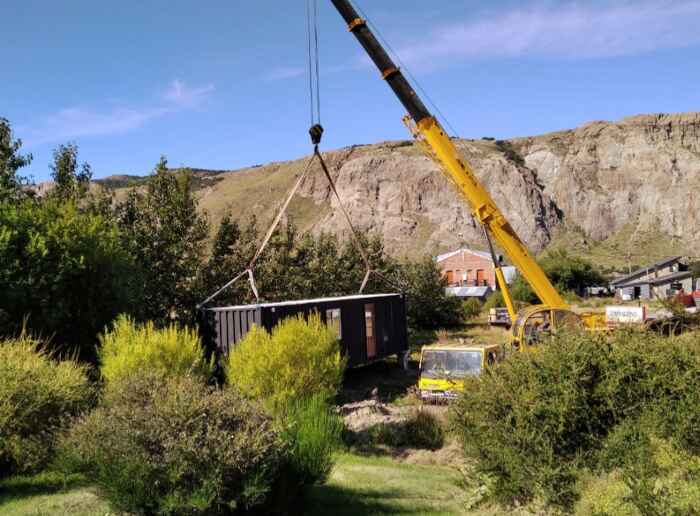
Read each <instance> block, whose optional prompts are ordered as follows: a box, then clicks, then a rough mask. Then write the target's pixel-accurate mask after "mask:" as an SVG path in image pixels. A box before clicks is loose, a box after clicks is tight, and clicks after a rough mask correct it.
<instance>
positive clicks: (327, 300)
mask: <svg viewBox="0 0 700 516" xmlns="http://www.w3.org/2000/svg"><path fill="white" fill-rule="evenodd" d="M401 295H402V294H355V295H353V296H339V297H318V298H315V299H297V300H294V301H280V302H277V303H258V304H251V305H235V306H217V307H216V308H207V310H211V311H212V312H217V311H220V310H243V309H246V310H249V309H256V308H270V307H276V306H294V305H306V304H317V303H332V302H333V301H349V300H352V299H376V298H380V297H394V296H401Z"/></svg>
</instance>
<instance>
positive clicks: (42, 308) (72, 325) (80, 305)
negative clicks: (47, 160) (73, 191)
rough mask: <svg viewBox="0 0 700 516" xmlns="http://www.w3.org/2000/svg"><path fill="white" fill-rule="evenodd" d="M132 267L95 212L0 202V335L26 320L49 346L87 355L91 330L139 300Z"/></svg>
mask: <svg viewBox="0 0 700 516" xmlns="http://www.w3.org/2000/svg"><path fill="white" fill-rule="evenodd" d="M139 274H140V273H139V269H138V266H137V265H136V263H135V262H134V260H133V258H132V256H131V254H130V253H129V251H128V249H125V247H124V245H123V243H122V241H121V238H120V233H119V230H118V229H117V227H116V225H115V224H114V223H113V222H112V221H110V220H108V219H106V218H105V217H103V216H101V215H96V214H91V213H88V212H84V211H81V210H80V209H79V208H78V207H77V206H76V205H75V204H74V203H73V202H59V201H55V200H45V201H42V202H41V203H38V202H35V201H31V200H30V201H24V202H21V203H17V204H12V205H9V204H3V205H1V206H0V325H1V326H0V336H2V335H3V334H4V336H7V335H8V334H9V335H10V336H11V335H16V334H17V333H19V332H20V331H21V330H22V327H23V325H24V324H25V321H26V327H27V329H28V330H29V331H31V332H32V334H36V335H45V336H47V337H48V336H50V337H51V342H50V345H51V346H52V349H59V348H60V349H62V350H63V349H64V348H65V350H66V351H68V352H69V353H73V352H78V353H79V357H80V358H81V359H85V360H90V361H92V360H94V359H95V345H96V344H97V335H98V333H99V332H100V331H102V330H103V329H104V327H105V325H107V324H109V323H110V322H111V321H112V320H113V319H114V318H115V317H116V316H117V314H119V313H120V312H124V311H127V310H129V309H131V308H133V306H135V305H137V304H138V303H137V300H138V299H139V296H140V292H141V287H140V283H139V280H138V278H139ZM3 312H4V317H3V316H2V314H3ZM3 319H4V320H3Z"/></svg>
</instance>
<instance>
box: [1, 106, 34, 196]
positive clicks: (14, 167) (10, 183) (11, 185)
mask: <svg viewBox="0 0 700 516" xmlns="http://www.w3.org/2000/svg"><path fill="white" fill-rule="evenodd" d="M21 147H22V140H20V139H14V137H13V135H12V128H11V127H10V122H9V121H8V120H7V119H6V118H2V117H0V201H3V200H7V199H16V198H19V197H21V196H22V186H23V185H25V184H27V182H28V181H27V178H25V177H23V176H20V175H19V174H18V171H19V170H20V169H21V168H24V167H26V166H27V165H29V164H30V163H31V162H32V155H31V154H25V155H21V154H20V153H19V150H20V149H21Z"/></svg>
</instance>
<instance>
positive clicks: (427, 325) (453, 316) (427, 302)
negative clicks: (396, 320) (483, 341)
mask: <svg viewBox="0 0 700 516" xmlns="http://www.w3.org/2000/svg"><path fill="white" fill-rule="evenodd" d="M396 276H397V278H398V282H400V283H401V284H402V285H404V288H405V292H406V302H407V307H406V310H407V317H408V324H409V326H411V327H412V328H423V329H438V328H445V327H449V326H456V325H459V324H461V323H462V322H463V318H464V317H463V311H462V301H461V300H460V299H459V298H458V297H456V296H450V295H448V294H447V293H446V292H445V287H447V279H446V278H445V277H444V276H443V275H442V273H441V271H440V268H439V267H438V265H437V264H436V263H435V261H434V260H433V259H432V258H431V257H430V256H426V257H424V258H421V259H418V260H415V261H409V262H406V263H403V264H401V266H400V268H399V270H398V273H397V274H396Z"/></svg>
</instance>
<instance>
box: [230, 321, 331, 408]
mask: <svg viewBox="0 0 700 516" xmlns="http://www.w3.org/2000/svg"><path fill="white" fill-rule="evenodd" d="M344 366H345V361H344V360H343V359H342V358H341V356H340V346H339V345H338V338H337V335H336V333H335V331H334V330H333V329H332V328H328V327H327V326H326V325H325V324H323V323H322V322H321V319H320V317H319V316H318V315H317V314H313V315H311V316H309V318H308V320H307V319H304V317H302V316H298V317H292V318H288V319H285V320H283V321H282V322H280V323H279V324H278V325H277V326H276V327H275V328H274V329H273V330H272V334H270V333H268V332H267V331H265V330H264V329H262V328H259V327H254V328H253V329H252V330H251V331H250V332H248V334H247V335H246V336H245V338H244V339H243V340H242V341H241V342H240V343H239V344H238V345H237V346H236V347H235V348H234V349H233V350H232V351H231V353H230V354H229V357H228V364H227V366H226V375H227V380H228V383H229V384H230V385H232V386H233V387H235V388H237V389H238V390H239V391H240V392H243V393H245V394H246V395H247V396H250V397H251V398H252V399H259V400H264V402H265V404H266V405H267V406H268V407H269V408H270V409H271V410H273V411H275V412H280V411H282V410H284V408H285V407H288V406H289V405H290V403H292V402H293V401H295V400H298V399H301V398H306V397H309V396H313V395H319V396H321V397H322V398H324V399H326V400H328V399H330V398H331V397H333V396H335V395H336V394H337V392H338V388H339V387H340V383H341V381H342V377H343V369H344Z"/></svg>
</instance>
